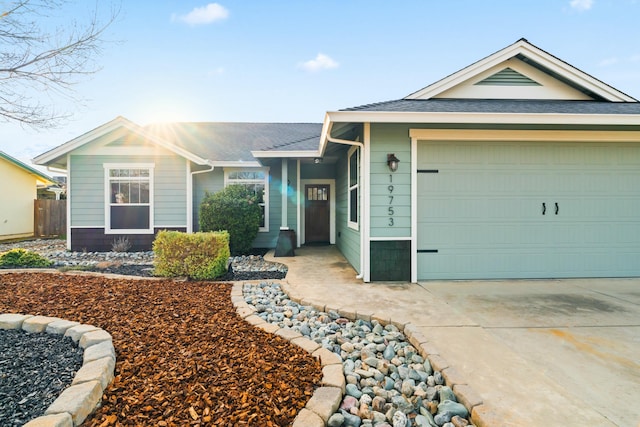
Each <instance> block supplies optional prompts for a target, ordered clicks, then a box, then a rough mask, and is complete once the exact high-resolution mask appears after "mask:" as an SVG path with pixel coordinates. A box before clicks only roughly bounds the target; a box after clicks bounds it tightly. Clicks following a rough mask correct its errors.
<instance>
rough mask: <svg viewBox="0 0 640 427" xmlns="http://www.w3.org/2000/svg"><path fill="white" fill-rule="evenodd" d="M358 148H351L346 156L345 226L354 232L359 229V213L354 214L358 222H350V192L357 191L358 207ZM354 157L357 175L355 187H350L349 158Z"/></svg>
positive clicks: (358, 204) (359, 192)
mask: <svg viewBox="0 0 640 427" xmlns="http://www.w3.org/2000/svg"><path fill="white" fill-rule="evenodd" d="M359 148H360V147H357V146H353V147H351V148H350V149H349V152H348V155H347V225H348V226H349V228H352V229H354V230H356V231H358V230H359V229H360V224H359V220H360V217H359V212H356V218H357V219H358V221H356V222H353V221H351V191H353V190H357V191H358V202H357V206H358V207H359V206H360V196H361V191H360V180H361V177H360V162H359V161H358V160H360V154H359V153H360V152H359V151H358V150H359ZM353 155H355V156H356V164H357V168H358V173H357V177H358V180H357V182H356V184H355V185H351V156H353Z"/></svg>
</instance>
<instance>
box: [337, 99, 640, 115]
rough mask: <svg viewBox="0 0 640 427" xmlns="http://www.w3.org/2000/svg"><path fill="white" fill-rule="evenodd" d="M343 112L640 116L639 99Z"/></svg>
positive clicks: (413, 102)
mask: <svg viewBox="0 0 640 427" xmlns="http://www.w3.org/2000/svg"><path fill="white" fill-rule="evenodd" d="M340 111H372V112H378V111H379V112H399V113H408V112H416V113H515V114H526V113H531V114H638V115H640V102H602V101H558V100H513V99H425V100H423V99H398V100H395V101H387V102H378V103H375V104H368V105H361V106H358V107H352V108H345V109H343V110H340Z"/></svg>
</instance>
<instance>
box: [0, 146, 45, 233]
mask: <svg viewBox="0 0 640 427" xmlns="http://www.w3.org/2000/svg"><path fill="white" fill-rule="evenodd" d="M0 180H1V181H2V182H3V185H2V197H1V199H0V200H1V202H2V207H0V240H9V239H18V238H24V237H32V236H33V224H34V219H33V214H34V206H33V201H34V200H36V199H37V197H38V196H37V193H38V190H39V189H44V188H46V187H47V186H49V185H53V184H54V182H53V179H52V178H51V177H49V176H47V175H45V174H43V173H41V172H39V171H38V170H36V169H34V168H32V167H31V166H28V165H26V164H25V163H23V162H21V161H20V160H18V159H16V158H14V157H12V156H10V155H8V154H7V153H4V152H2V151H0Z"/></svg>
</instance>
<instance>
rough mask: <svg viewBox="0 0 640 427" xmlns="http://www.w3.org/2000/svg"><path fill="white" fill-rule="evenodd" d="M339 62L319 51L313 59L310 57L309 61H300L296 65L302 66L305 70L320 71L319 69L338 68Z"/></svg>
mask: <svg viewBox="0 0 640 427" xmlns="http://www.w3.org/2000/svg"><path fill="white" fill-rule="evenodd" d="M339 65H340V64H338V63H337V62H336V61H334V60H333V59H331V58H330V57H329V56H327V55H325V54H324V53H319V54H318V56H316V57H315V59H310V60H309V61H306V62H302V63H300V64H299V65H298V67H300V68H302V69H303V70H305V71H311V72H315V71H320V70H329V69H331V68H338V66H339Z"/></svg>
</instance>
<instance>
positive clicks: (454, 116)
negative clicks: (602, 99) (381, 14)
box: [327, 111, 640, 125]
mask: <svg viewBox="0 0 640 427" xmlns="http://www.w3.org/2000/svg"><path fill="white" fill-rule="evenodd" d="M327 116H328V117H329V118H330V121H331V122H352V123H366V122H376V123H491V124H496V123H498V124H575V125H638V124H639V122H640V115H637V114H558V113H469V112H467V113H465V112H462V113H461V112H395V111H332V112H328V113H327Z"/></svg>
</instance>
